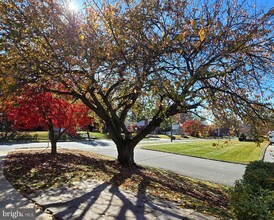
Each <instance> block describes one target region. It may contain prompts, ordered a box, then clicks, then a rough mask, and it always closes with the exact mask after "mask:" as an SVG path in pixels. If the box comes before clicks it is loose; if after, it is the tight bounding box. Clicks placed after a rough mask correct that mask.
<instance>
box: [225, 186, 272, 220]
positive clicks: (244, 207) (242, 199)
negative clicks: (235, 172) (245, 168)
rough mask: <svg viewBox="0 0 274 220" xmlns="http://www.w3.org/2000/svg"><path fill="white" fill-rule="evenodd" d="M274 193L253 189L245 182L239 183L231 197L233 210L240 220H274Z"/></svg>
mask: <svg viewBox="0 0 274 220" xmlns="http://www.w3.org/2000/svg"><path fill="white" fill-rule="evenodd" d="M273 198H274V191H270V190H265V189H262V188H259V189H258V190H257V192H256V193H254V190H253V187H252V186H251V185H249V184H245V183H244V182H243V181H237V182H236V183H235V188H234V190H233V191H231V193H230V195H229V200H230V205H231V209H232V211H233V212H234V214H235V215H236V217H237V219H238V220H273V219H274V200H273Z"/></svg>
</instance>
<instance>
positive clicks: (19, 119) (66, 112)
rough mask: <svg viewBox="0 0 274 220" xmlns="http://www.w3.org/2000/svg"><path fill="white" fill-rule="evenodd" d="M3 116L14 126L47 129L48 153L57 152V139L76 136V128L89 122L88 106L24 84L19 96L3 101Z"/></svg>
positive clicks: (54, 153)
mask: <svg viewBox="0 0 274 220" xmlns="http://www.w3.org/2000/svg"><path fill="white" fill-rule="evenodd" d="M5 104H6V105H5V106H6V109H5V115H6V117H7V119H8V120H9V121H10V123H11V126H12V127H13V128H14V129H34V128H37V127H41V128H43V129H47V130H48V131H49V140H50V142H51V154H52V155H56V154H57V141H58V140H59V139H60V137H61V136H62V135H63V134H64V133H67V134H70V135H75V134H76V131H77V128H81V127H86V126H88V125H90V124H91V123H92V118H91V117H89V111H90V110H89V109H88V108H87V107H86V106H85V105H84V104H82V103H70V102H69V101H68V100H66V99H64V98H63V97H61V98H60V97H57V96H54V95H53V94H52V93H50V92H45V91H43V90H41V89H39V88H38V89H37V88H32V87H30V86H24V91H22V92H21V93H20V95H15V96H14V97H13V99H12V101H11V100H10V101H6V103H5Z"/></svg>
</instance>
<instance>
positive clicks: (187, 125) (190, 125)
mask: <svg viewBox="0 0 274 220" xmlns="http://www.w3.org/2000/svg"><path fill="white" fill-rule="evenodd" d="M182 128H183V130H184V132H186V133H189V134H190V135H191V136H194V137H199V134H200V133H201V132H202V130H203V128H204V125H203V124H202V122H201V121H200V120H197V119H194V120H188V121H186V122H184V123H183V124H182Z"/></svg>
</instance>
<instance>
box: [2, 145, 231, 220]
mask: <svg viewBox="0 0 274 220" xmlns="http://www.w3.org/2000/svg"><path fill="white" fill-rule="evenodd" d="M4 175H5V176H6V178H7V179H8V180H9V181H10V182H11V183H12V184H13V186H14V187H15V188H17V189H18V190H19V191H20V192H21V193H23V194H26V195H27V194H31V193H34V192H39V191H42V190H45V189H49V188H56V187H59V186H62V185H66V186H69V187H73V182H77V181H81V180H85V179H93V180H98V181H104V182H108V183H109V184H112V185H115V186H118V187H121V188H122V189H124V190H127V191H131V192H134V193H137V192H139V193H144V194H145V195H146V196H147V198H148V199H149V198H151V199H153V198H157V199H164V200H168V201H172V202H175V203H177V204H178V206H180V207H181V208H189V209H194V210H197V211H199V212H203V213H208V214H210V215H215V216H218V217H222V218H223V219H226V218H227V219H229V218H231V213H230V211H229V204H228V197H227V192H228V188H227V187H225V186H222V185H218V184H213V183H209V182H205V181H200V180H195V179H191V178H188V177H185V176H182V175H179V174H176V173H173V172H169V171H164V170H161V169H156V168H151V167H146V166H139V167H137V168H126V167H122V166H120V164H119V163H118V162H117V161H115V160H113V159H111V158H108V157H105V156H101V155H97V154H93V153H90V152H85V151H80V150H66V149H60V150H59V152H58V154H57V155H56V156H51V154H50V152H49V151H39V150H20V151H13V152H10V153H9V154H8V155H7V157H6V159H5V164H4Z"/></svg>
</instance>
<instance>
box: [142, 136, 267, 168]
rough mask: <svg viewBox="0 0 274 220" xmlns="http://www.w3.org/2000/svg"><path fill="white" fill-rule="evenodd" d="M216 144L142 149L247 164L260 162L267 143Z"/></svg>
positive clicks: (216, 141) (205, 142) (146, 147)
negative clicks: (258, 144)
mask: <svg viewBox="0 0 274 220" xmlns="http://www.w3.org/2000/svg"><path fill="white" fill-rule="evenodd" d="M215 144H218V140H201V141H193V142H187V143H169V144H157V145H147V146H143V147H142V148H144V149H148V150H156V151H164V152H169V153H175V154H183V155H188V156H195V157H202V158H208V159H214V160H222V161H228V162H237V163H244V164H247V163H249V162H250V161H254V160H259V159H260V157H261V155H262V152H263V150H264V146H265V143H262V144H261V146H260V147H258V146H257V145H256V144H255V143H254V142H239V141H237V140H233V141H231V142H228V143H225V140H220V141H219V144H218V145H217V146H216V145H215ZM214 145H215V146H214Z"/></svg>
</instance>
